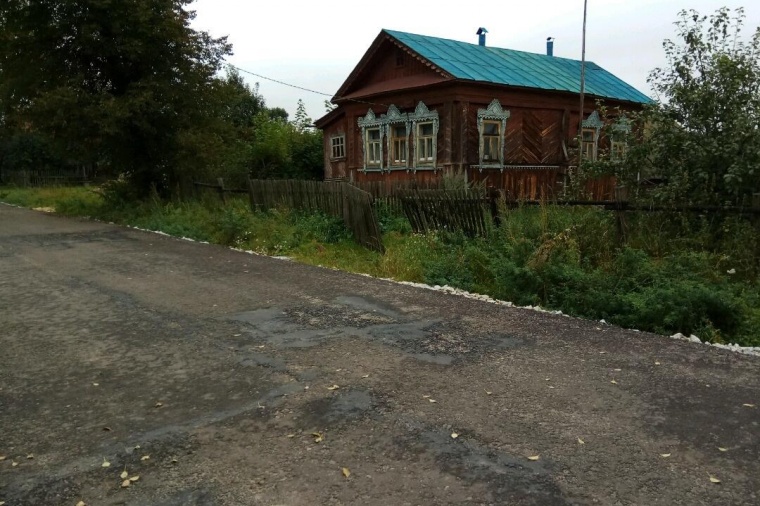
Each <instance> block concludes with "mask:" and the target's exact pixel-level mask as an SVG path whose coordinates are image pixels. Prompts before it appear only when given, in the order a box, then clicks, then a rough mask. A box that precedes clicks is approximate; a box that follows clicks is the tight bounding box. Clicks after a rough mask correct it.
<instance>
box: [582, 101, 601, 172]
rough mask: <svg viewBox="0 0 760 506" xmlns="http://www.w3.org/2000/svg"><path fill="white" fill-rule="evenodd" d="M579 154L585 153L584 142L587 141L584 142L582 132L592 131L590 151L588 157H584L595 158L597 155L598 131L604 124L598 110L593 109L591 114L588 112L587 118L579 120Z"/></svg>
mask: <svg viewBox="0 0 760 506" xmlns="http://www.w3.org/2000/svg"><path fill="white" fill-rule="evenodd" d="M581 126H582V129H581V142H580V144H581V154H580V156H584V153H585V151H586V150H585V147H584V144H587V143H588V142H584V140H583V132H589V131H590V132H592V135H593V140H592V143H593V144H592V147H591V153H590V156H589V157H588V158H585V160H591V161H593V160H596V159H597V158H598V156H599V133H600V132H601V131H602V127H603V126H604V122H603V121H602V120H601V118H599V111H594V112H592V113H591V114H589V116H588V118H586V119H584V120H583V121H582V122H581Z"/></svg>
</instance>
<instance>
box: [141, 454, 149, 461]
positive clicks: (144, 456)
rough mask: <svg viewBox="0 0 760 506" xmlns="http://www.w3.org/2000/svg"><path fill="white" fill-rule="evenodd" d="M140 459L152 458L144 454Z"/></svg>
mask: <svg viewBox="0 0 760 506" xmlns="http://www.w3.org/2000/svg"><path fill="white" fill-rule="evenodd" d="M140 460H150V455H143V456H142V457H140Z"/></svg>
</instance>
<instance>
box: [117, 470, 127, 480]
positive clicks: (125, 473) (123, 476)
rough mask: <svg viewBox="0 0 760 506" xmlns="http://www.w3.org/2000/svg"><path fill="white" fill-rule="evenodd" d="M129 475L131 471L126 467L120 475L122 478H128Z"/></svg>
mask: <svg viewBox="0 0 760 506" xmlns="http://www.w3.org/2000/svg"><path fill="white" fill-rule="evenodd" d="M128 477H129V473H128V472H127V470H126V469H125V470H123V471H122V472H121V474H120V475H119V478H121V479H122V480H126V479H127V478H128Z"/></svg>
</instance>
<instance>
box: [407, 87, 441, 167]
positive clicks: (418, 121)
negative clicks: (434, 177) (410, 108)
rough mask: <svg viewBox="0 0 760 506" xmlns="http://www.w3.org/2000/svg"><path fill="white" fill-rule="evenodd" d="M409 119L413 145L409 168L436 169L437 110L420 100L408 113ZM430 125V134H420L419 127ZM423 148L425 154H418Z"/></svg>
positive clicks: (438, 124)
mask: <svg viewBox="0 0 760 506" xmlns="http://www.w3.org/2000/svg"><path fill="white" fill-rule="evenodd" d="M409 121H410V123H411V126H412V128H411V133H412V135H413V147H412V153H413V155H414V156H413V158H412V166H411V170H412V171H414V172H417V171H418V170H433V171H435V170H437V169H438V167H437V164H438V130H439V127H440V122H439V119H438V111H436V110H432V111H431V110H430V109H429V108H428V106H427V105H425V103H424V102H422V101H420V102H419V103H418V104H417V107H416V108H415V109H414V112H413V113H410V114H409ZM427 125H430V126H431V127H432V133H431V134H430V135H425V136H422V135H421V134H420V132H421V127H423V126H427ZM422 139H424V142H425V145H424V147H423V146H422V143H421V140H422ZM421 149H423V150H425V151H426V152H425V153H424V154H425V155H426V156H425V157H421V156H420V154H421V153H420V150H421Z"/></svg>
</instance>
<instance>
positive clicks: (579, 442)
mask: <svg viewBox="0 0 760 506" xmlns="http://www.w3.org/2000/svg"><path fill="white" fill-rule="evenodd" d="M578 444H579V445H585V444H586V442H585V441H584V440H582V439H581V438H578Z"/></svg>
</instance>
